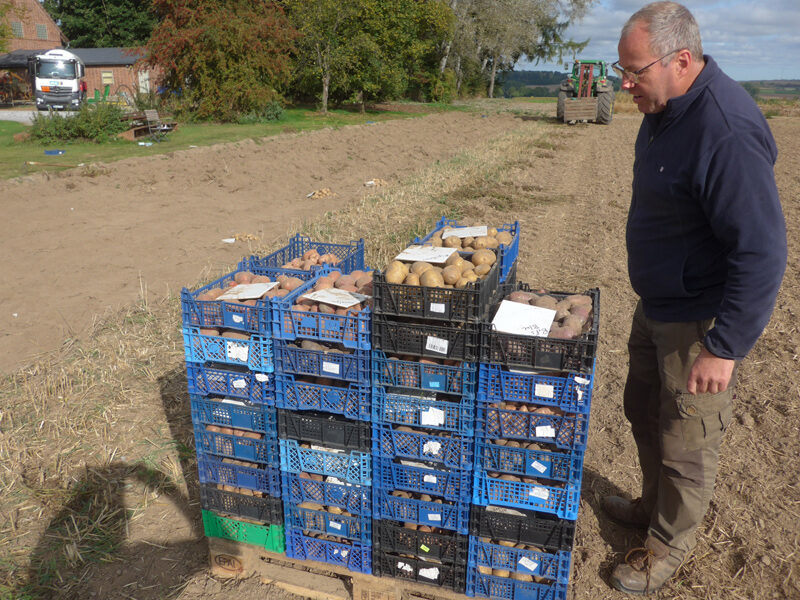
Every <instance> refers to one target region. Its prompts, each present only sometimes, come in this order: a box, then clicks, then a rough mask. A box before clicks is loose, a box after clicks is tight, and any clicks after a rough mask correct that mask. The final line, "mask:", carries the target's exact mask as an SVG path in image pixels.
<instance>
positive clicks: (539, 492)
mask: <svg viewBox="0 0 800 600" xmlns="http://www.w3.org/2000/svg"><path fill="white" fill-rule="evenodd" d="M529 495H531V496H533V497H534V498H539V499H541V500H547V499H548V498H549V497H550V490H548V489H547V488H543V487H538V486H537V487H534V488H533V489H531V491H530V492H529Z"/></svg>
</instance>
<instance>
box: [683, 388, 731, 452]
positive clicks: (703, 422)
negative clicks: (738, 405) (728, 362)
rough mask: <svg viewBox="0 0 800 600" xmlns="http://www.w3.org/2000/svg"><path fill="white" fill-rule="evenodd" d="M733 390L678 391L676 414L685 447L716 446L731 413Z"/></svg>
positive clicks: (729, 419)
mask: <svg viewBox="0 0 800 600" xmlns="http://www.w3.org/2000/svg"><path fill="white" fill-rule="evenodd" d="M732 398H733V390H732V389H731V388H728V389H727V390H725V391H724V392H719V393H717V394H696V395H693V394H678V397H677V404H678V414H679V416H680V422H681V434H682V436H683V447H684V449H685V450H689V451H691V450H698V449H700V448H704V447H708V446H709V445H714V446H718V445H719V443H720V441H721V440H722V434H723V433H724V432H725V429H726V428H727V427H728V424H729V423H730V421H731V417H732V415H733V406H732V404H733V403H732Z"/></svg>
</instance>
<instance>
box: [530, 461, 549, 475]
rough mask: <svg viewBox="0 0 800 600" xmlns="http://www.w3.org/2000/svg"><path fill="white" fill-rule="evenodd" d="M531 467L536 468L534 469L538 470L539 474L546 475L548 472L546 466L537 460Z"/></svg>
mask: <svg viewBox="0 0 800 600" xmlns="http://www.w3.org/2000/svg"><path fill="white" fill-rule="evenodd" d="M531 467H532V468H534V469H536V470H537V471H539V473H544V472H545V471H547V467H545V466H544V465H543V464H542V463H540V462H539V461H538V460H535V461H533V462H532V463H531Z"/></svg>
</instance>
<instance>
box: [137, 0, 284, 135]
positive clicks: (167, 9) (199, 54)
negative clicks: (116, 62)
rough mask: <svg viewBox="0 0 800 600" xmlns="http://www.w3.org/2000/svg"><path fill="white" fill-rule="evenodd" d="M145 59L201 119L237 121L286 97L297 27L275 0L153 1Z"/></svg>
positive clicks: (167, 85) (164, 82) (186, 106)
mask: <svg viewBox="0 0 800 600" xmlns="http://www.w3.org/2000/svg"><path fill="white" fill-rule="evenodd" d="M153 6H154V8H155V11H156V14H157V16H158V17H159V19H160V22H159V24H158V25H157V26H156V28H155V29H154V30H153V35H152V37H151V38H150V41H149V42H148V44H147V50H148V58H147V59H146V62H147V63H148V64H150V65H152V66H156V67H158V68H160V69H161V70H162V71H163V73H164V75H163V77H162V83H163V85H164V86H166V87H167V88H169V89H170V90H172V91H174V92H176V93H179V94H180V96H181V100H182V102H183V105H184V107H185V108H187V109H188V110H190V111H192V113H193V114H194V116H195V117H196V118H198V119H201V120H208V119H217V120H221V121H231V120H235V119H236V118H237V117H238V116H239V115H242V114H248V113H251V112H254V111H262V110H264V109H265V108H266V107H267V106H268V105H269V103H270V102H273V101H276V100H278V99H279V98H280V95H281V91H282V90H283V89H284V88H285V85H286V84H287V82H288V80H289V76H290V59H289V57H290V54H291V53H292V51H293V49H294V47H293V42H294V39H295V38H296V37H297V32H296V31H295V30H294V28H292V26H291V25H290V24H289V22H288V20H287V19H286V15H285V14H284V12H283V9H282V8H281V7H279V6H277V5H276V3H275V2H271V1H270V0H205V1H204V2H195V1H193V0H154V2H153Z"/></svg>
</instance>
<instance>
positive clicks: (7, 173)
mask: <svg viewBox="0 0 800 600" xmlns="http://www.w3.org/2000/svg"><path fill="white" fill-rule="evenodd" d="M422 106H424V107H425V111H423V112H414V113H406V112H391V111H367V112H366V113H364V114H362V113H359V112H352V111H346V110H332V111H329V112H328V114H327V115H322V114H320V113H319V112H316V111H313V110H309V109H304V108H291V109H287V110H286V111H285V114H284V118H283V119H281V120H280V121H275V122H272V123H263V124H262V123H256V124H248V125H238V124H235V123H225V124H219V123H187V124H180V125H179V127H178V128H177V129H176V130H175V131H173V132H172V133H170V134H168V135H167V136H166V137H165V139H164V140H163V141H161V142H154V143H153V145H152V146H140V145H139V144H138V143H137V142H128V141H124V140H115V141H112V142H108V143H105V144H95V143H92V142H64V143H59V144H46V145H45V144H42V143H39V142H35V141H31V140H28V141H25V142H14V141H13V136H14V134H15V133H19V132H21V131H26V130H28V129H30V128H29V127H28V126H26V125H21V124H19V123H14V122H11V121H2V120H0V178H2V179H6V178H9V177H17V176H19V175H25V174H27V173H35V172H37V171H44V170H47V171H60V170H63V169H67V168H72V167H76V166H78V165H88V164H90V163H96V162H104V163H107V162H112V161H116V160H121V159H123V158H130V157H135V156H152V155H154V154H165V153H167V152H174V151H175V150H185V149H187V148H190V147H192V146H208V145H211V144H216V143H220V142H236V141H239V140H244V139H253V138H256V139H258V138H263V137H269V136H273V135H278V134H280V133H287V132H300V131H310V130H315V129H324V128H326V127H333V128H339V127H345V126H347V125H359V124H363V123H366V122H377V121H386V120H391V119H402V118H412V117H421V116H424V115H425V114H429V113H433V112H441V111H444V110H463V108H460V109H459V108H456V107H445V106H442V105H432V104H428V105H422ZM0 119H2V112H0ZM142 141H150V140H149V139H148V138H142ZM48 149H60V150H65V152H64V154H62V155H60V156H49V155H46V154H45V153H44V152H45V150H48ZM30 163H39V164H30Z"/></svg>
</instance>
